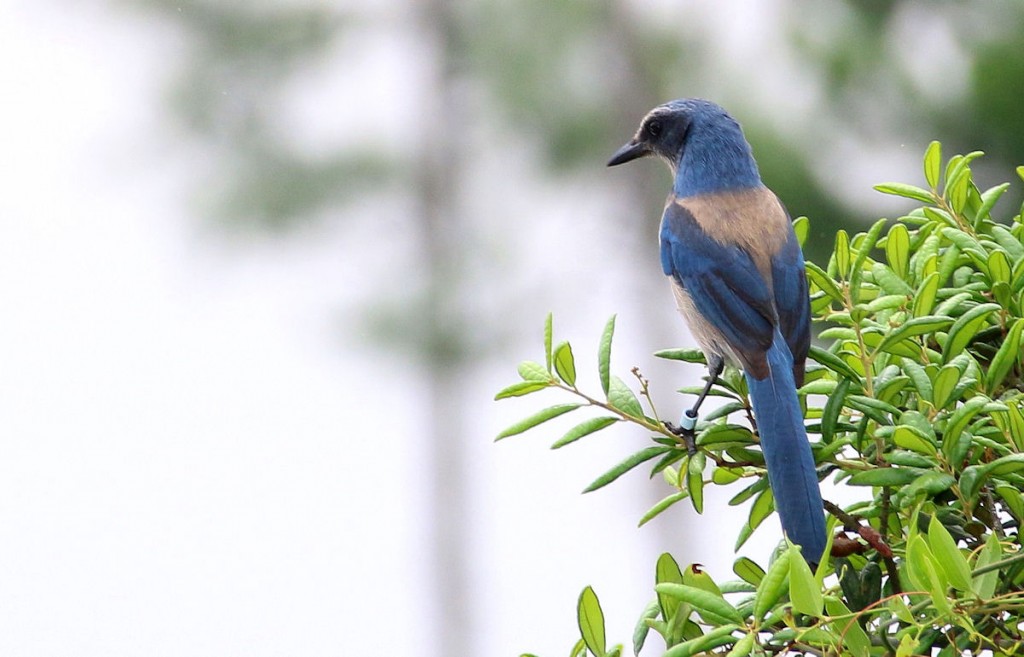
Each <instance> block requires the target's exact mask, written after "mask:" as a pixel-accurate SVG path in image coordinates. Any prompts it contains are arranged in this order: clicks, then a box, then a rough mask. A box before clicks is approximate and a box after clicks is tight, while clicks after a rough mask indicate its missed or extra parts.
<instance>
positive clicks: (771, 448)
mask: <svg viewBox="0 0 1024 657" xmlns="http://www.w3.org/2000/svg"><path fill="white" fill-rule="evenodd" d="M768 368H769V372H770V373H769V375H768V376H767V377H766V378H764V379H762V380H760V381H758V380H757V379H755V378H754V377H752V376H750V375H749V374H747V375H746V378H747V388H748V389H749V391H750V401H751V402H752V403H753V405H754V419H756V420H757V429H758V433H759V434H760V436H761V450H762V451H763V452H764V459H765V463H766V464H767V466H768V482H769V483H770V484H771V487H772V493H773V495H774V496H775V508H776V510H777V511H778V512H779V518H781V520H782V529H783V531H785V532H786V535H787V536H788V537H789V540H791V541H793V542H794V543H796V544H797V545H799V546H801V547H802V548H803V555H804V558H805V559H807V561H809V562H811V563H818V562H819V561H820V560H821V555H822V552H823V551H824V550H825V517H824V509H823V507H822V504H821V491H820V490H818V477H817V475H816V474H815V472H814V457H813V455H812V454H811V445H810V443H809V442H807V431H806V430H805V429H804V422H803V414H802V413H801V412H800V402H799V400H798V399H797V395H796V383H795V382H794V381H793V357H792V356H791V355H790V353H789V347H787V346H786V341H785V340H784V339H783V337H782V334H781V333H779V331H778V330H777V329H776V331H775V340H774V342H773V343H772V346H771V348H770V349H769V350H768Z"/></svg>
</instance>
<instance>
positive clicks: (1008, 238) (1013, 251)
mask: <svg viewBox="0 0 1024 657" xmlns="http://www.w3.org/2000/svg"><path fill="white" fill-rule="evenodd" d="M991 232H992V239H994V240H995V241H996V244H998V245H999V246H1001V247H1003V249H1005V250H1006V252H1007V253H1009V254H1010V259H1011V260H1013V261H1015V262H1017V265H1018V266H1020V265H1021V264H1024V263H1022V262H1021V259H1024V240H1019V239H1017V238H1016V237H1014V235H1013V233H1012V232H1010V231H1008V230H1007V229H1006V228H1005V227H1003V226H1000V225H999V224H995V225H994V226H992V228H991Z"/></svg>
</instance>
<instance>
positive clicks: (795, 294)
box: [772, 209, 811, 388]
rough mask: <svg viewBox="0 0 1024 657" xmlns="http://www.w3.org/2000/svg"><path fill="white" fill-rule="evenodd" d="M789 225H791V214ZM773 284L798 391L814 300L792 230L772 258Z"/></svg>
mask: <svg viewBox="0 0 1024 657" xmlns="http://www.w3.org/2000/svg"><path fill="white" fill-rule="evenodd" d="M783 210H785V209H783ZM786 224H787V225H789V213H786ZM772 284H773V287H774V297H775V309H776V311H777V312H778V317H779V330H780V331H781V332H782V337H784V338H785V339H786V345H787V346H788V347H789V352H790V353H791V354H792V355H793V378H794V380H795V382H796V386H797V387H798V388H799V387H800V386H802V385H803V384H804V364H805V362H806V361H807V352H808V351H809V350H810V347H811V299H810V295H809V294H808V291H807V271H806V269H805V268H804V256H803V253H802V252H801V251H800V244H799V243H798V242H797V241H796V234H795V233H793V231H792V229H791V230H790V232H789V236H788V237H787V239H786V243H785V244H784V245H783V247H782V249H781V250H780V251H779V252H778V253H776V254H775V256H774V257H773V258H772Z"/></svg>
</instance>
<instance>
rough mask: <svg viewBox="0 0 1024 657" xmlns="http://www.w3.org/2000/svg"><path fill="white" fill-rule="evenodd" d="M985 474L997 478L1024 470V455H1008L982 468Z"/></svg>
mask: <svg viewBox="0 0 1024 657" xmlns="http://www.w3.org/2000/svg"><path fill="white" fill-rule="evenodd" d="M982 468H983V470H984V472H985V474H987V475H993V476H996V477H999V476H1002V475H1007V474H1010V473H1013V472H1020V471H1021V470H1024V454H1008V455H1006V456H1001V457H999V458H997V459H996V460H995V461H992V462H991V463H988V464H986V465H984V466H982Z"/></svg>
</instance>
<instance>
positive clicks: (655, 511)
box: [637, 490, 689, 527]
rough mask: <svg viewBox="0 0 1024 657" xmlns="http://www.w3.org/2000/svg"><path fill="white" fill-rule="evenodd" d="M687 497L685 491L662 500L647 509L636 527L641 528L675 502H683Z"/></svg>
mask: <svg viewBox="0 0 1024 657" xmlns="http://www.w3.org/2000/svg"><path fill="white" fill-rule="evenodd" d="M687 495H689V493H687V492H686V491H685V490H681V491H679V492H678V493H672V494H671V495H669V496H668V497H664V498H662V499H661V500H659V501H658V503H657V504H655V505H654V506H652V507H651V508H650V509H648V510H647V513H645V514H644V515H643V516H642V517H641V518H640V522H639V523H637V527H643V526H644V525H646V524H647V523H648V522H650V521H651V520H653V519H654V518H656V517H657V516H658V515H659V514H660V513H661V512H662V511H664V510H665V509H667V508H669V507H670V506H672V505H673V504H675V503H676V502H679V501H680V500H685V499H686V496H687Z"/></svg>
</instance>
